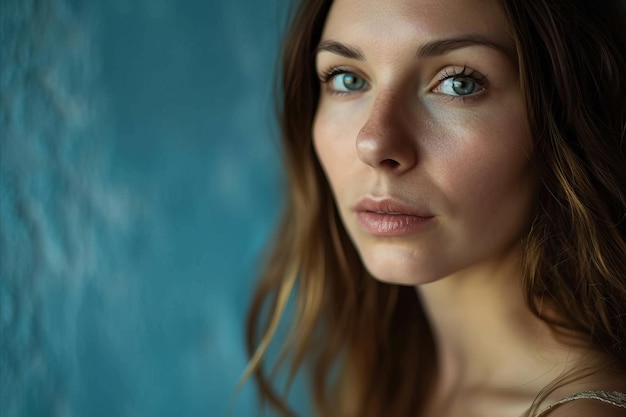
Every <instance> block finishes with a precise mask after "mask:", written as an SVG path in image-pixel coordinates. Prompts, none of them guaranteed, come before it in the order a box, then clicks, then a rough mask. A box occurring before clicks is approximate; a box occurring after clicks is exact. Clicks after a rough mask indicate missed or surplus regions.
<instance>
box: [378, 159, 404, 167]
mask: <svg viewBox="0 0 626 417" xmlns="http://www.w3.org/2000/svg"><path fill="white" fill-rule="evenodd" d="M380 165H381V166H386V167H388V168H395V167H398V166H400V162H398V161H396V160H395V159H384V160H382V161H380Z"/></svg>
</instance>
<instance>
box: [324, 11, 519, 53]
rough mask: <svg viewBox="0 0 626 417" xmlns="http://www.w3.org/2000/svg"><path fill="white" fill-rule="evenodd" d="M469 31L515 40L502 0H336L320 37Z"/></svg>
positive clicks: (377, 38) (390, 39) (420, 36)
mask: <svg viewBox="0 0 626 417" xmlns="http://www.w3.org/2000/svg"><path fill="white" fill-rule="evenodd" d="M468 34H475V35H480V36H483V37H486V38H490V39H493V40H494V41H495V42H498V43H502V44H509V45H511V46H513V44H514V41H513V37H512V35H511V32H510V30H509V25H508V22H507V19H506V15H505V13H504V10H503V8H502V5H501V3H500V1H499V0H335V1H334V2H333V5H332V7H331V9H330V12H329V15H328V17H327V20H326V24H325V26H324V31H323V33H322V39H329V38H332V39H336V40H340V41H348V42H355V43H360V42H369V41H371V42H372V44H374V45H380V46H381V47H382V48H388V47H390V46H393V45H394V42H397V41H398V40H399V39H407V38H408V39H413V40H414V41H415V42H416V43H421V42H424V41H429V40H433V39H438V38H447V37H456V36H464V35H468Z"/></svg>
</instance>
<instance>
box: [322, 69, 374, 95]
mask: <svg viewBox="0 0 626 417" xmlns="http://www.w3.org/2000/svg"><path fill="white" fill-rule="evenodd" d="M330 83H331V86H332V89H333V91H337V92H344V93H345V92H352V91H359V90H362V89H364V88H366V87H367V82H366V81H365V80H364V79H363V78H361V77H359V76H358V75H355V74H352V73H349V72H343V73H340V74H336V75H334V76H332V77H331V78H330Z"/></svg>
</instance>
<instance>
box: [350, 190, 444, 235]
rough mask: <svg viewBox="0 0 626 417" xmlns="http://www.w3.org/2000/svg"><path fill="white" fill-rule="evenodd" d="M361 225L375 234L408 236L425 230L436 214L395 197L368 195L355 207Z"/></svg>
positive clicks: (368, 231)
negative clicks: (376, 197) (378, 197)
mask: <svg viewBox="0 0 626 417" xmlns="http://www.w3.org/2000/svg"><path fill="white" fill-rule="evenodd" d="M353 211H354V212H355V213H356V218H357V220H358V222H359V225H360V226H361V227H362V228H363V230H364V231H366V232H367V233H369V234H372V235H375V236H406V235H410V234H413V233H417V232H419V231H421V230H424V229H425V228H426V227H428V226H429V225H431V224H432V223H433V221H434V220H433V219H434V218H435V216H434V215H433V214H431V213H429V212H428V211H427V210H423V209H420V208H416V207H414V206H411V205H409V204H406V203H403V202H401V201H399V200H396V199H394V198H381V199H374V198H371V197H366V198H364V199H362V200H360V201H359V202H358V203H357V204H356V205H355V206H354V208H353Z"/></svg>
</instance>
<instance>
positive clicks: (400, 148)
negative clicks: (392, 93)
mask: <svg viewBox="0 0 626 417" xmlns="http://www.w3.org/2000/svg"><path fill="white" fill-rule="evenodd" d="M410 106H411V104H410V103H407V102H405V101H403V100H400V99H399V98H397V97H386V98H385V97H377V98H376V99H375V101H374V103H373V105H372V108H371V110H370V113H369V117H368V119H367V120H366V122H365V124H364V125H363V127H362V128H361V130H360V131H359V134H358V136H357V141H356V148H357V154H358V156H359V158H360V159H361V161H363V162H364V163H366V164H367V165H369V166H371V167H372V168H376V169H382V170H385V171H389V172H394V173H396V174H401V173H403V172H405V171H407V170H409V169H411V168H412V167H413V166H415V164H416V163H417V157H418V155H417V143H416V141H415V137H414V135H415V133H416V132H415V129H414V125H415V121H414V120H413V119H412V117H411V116H410V114H411V109H410Z"/></svg>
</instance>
